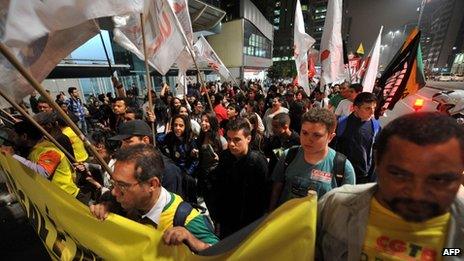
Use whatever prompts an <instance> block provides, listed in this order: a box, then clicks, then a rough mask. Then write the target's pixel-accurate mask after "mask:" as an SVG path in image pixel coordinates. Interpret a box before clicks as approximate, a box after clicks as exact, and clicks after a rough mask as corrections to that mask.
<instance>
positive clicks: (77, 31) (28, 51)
mask: <svg viewBox="0 0 464 261" xmlns="http://www.w3.org/2000/svg"><path fill="white" fill-rule="evenodd" d="M99 31H100V30H99V28H98V27H97V25H96V23H95V22H94V21H93V20H92V21H87V22H85V23H83V24H80V25H77V26H74V27H71V28H67V29H64V30H60V31H56V32H51V33H47V34H46V35H44V36H42V37H40V38H39V39H36V40H35V41H33V42H31V43H29V44H28V45H24V46H23V47H22V48H18V47H16V48H10V49H11V51H12V52H13V53H14V54H15V56H16V58H18V60H19V61H20V62H21V64H22V65H23V66H24V67H25V68H26V69H27V70H28V71H29V72H30V73H31V74H32V76H33V77H34V78H35V79H36V80H37V81H38V82H41V81H43V80H44V79H45V78H46V77H47V76H48V74H50V72H51V71H52V70H53V69H54V68H55V66H56V65H57V64H58V63H59V62H60V61H61V60H62V59H64V58H65V57H67V56H68V55H69V54H70V53H71V52H72V51H73V50H74V49H76V48H77V47H79V46H81V45H82V44H84V43H85V42H87V41H88V40H89V39H90V38H92V37H93V36H95V35H96V34H98V32H99ZM0 88H2V90H3V91H4V92H5V94H7V95H8V96H10V97H12V98H13V99H15V100H16V101H17V102H19V101H21V100H22V99H23V98H24V97H25V96H27V95H29V94H31V93H32V91H33V88H32V87H31V86H30V84H29V83H28V82H27V81H26V79H25V78H24V77H23V76H22V75H21V74H20V73H19V72H18V71H17V70H16V69H15V68H14V67H13V65H11V64H10V62H9V61H8V60H7V59H6V58H5V57H4V56H3V55H0ZM1 104H2V105H5V104H6V101H3V100H2V101H1Z"/></svg>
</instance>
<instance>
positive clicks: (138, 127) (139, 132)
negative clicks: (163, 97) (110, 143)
mask: <svg viewBox="0 0 464 261" xmlns="http://www.w3.org/2000/svg"><path fill="white" fill-rule="evenodd" d="M151 135H152V131H151V128H150V126H148V124H147V123H146V122H144V121H142V120H133V121H126V122H124V123H122V124H121V126H119V131H118V135H116V136H113V137H111V138H110V140H125V139H128V138H130V137H133V136H149V137H150V136H151Z"/></svg>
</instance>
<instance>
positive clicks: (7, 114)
mask: <svg viewBox="0 0 464 261" xmlns="http://www.w3.org/2000/svg"><path fill="white" fill-rule="evenodd" d="M0 111H1V112H3V113H4V114H5V115H6V116H7V117H8V118H10V119H11V120H12V121H13V122H12V123H13V124H14V122H16V121H18V119H16V118H15V117H13V115H11V114H9V113H8V112H7V111H5V110H4V109H0ZM10 122H11V121H10Z"/></svg>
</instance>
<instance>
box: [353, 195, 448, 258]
mask: <svg viewBox="0 0 464 261" xmlns="http://www.w3.org/2000/svg"><path fill="white" fill-rule="evenodd" d="M449 220H450V214H449V213H446V214H444V215H441V216H438V217H435V218H433V219H430V220H427V221H425V222H422V223H413V222H407V221H405V220H403V219H402V218H401V217H399V216H398V215H396V214H395V213H393V212H392V211H390V210H388V209H387V208H385V207H383V206H382V205H380V203H379V202H378V201H377V200H376V199H375V198H373V199H372V201H371V208H370V212H369V221H368V225H367V229H366V236H365V238H364V245H363V251H362V254H361V260H363V261H368V260H373V261H380V260H442V257H441V252H442V249H443V246H444V244H445V238H446V233H447V229H448V222H449Z"/></svg>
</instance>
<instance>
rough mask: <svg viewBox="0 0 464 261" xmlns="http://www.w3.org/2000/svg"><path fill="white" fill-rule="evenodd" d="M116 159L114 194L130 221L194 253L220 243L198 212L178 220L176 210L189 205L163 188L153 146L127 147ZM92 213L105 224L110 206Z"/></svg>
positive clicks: (158, 157)
mask: <svg viewBox="0 0 464 261" xmlns="http://www.w3.org/2000/svg"><path fill="white" fill-rule="evenodd" d="M115 159H116V163H115V164H114V172H113V175H112V179H111V184H112V185H113V188H112V190H111V194H112V195H113V196H114V197H115V199H116V201H117V202H118V203H119V204H120V205H121V207H122V208H123V209H124V210H125V211H126V213H127V215H126V216H127V217H128V218H130V219H133V220H135V221H137V222H140V223H143V224H149V225H152V226H153V227H154V228H155V229H157V230H159V231H161V232H163V233H164V235H163V240H164V242H165V243H166V244H168V245H179V244H181V243H185V244H186V245H187V246H188V247H189V248H190V249H191V250H192V251H194V252H198V251H201V250H203V249H206V248H208V247H209V246H211V245H212V244H215V243H216V242H217V241H218V238H217V237H216V235H214V233H213V232H212V229H211V228H210V227H209V224H208V221H207V220H206V219H205V218H204V216H202V215H201V214H200V213H199V212H198V211H197V210H196V209H193V208H191V207H190V208H188V209H189V211H190V212H189V214H188V215H186V216H185V217H184V220H182V221H183V222H181V223H179V221H178V220H176V216H178V215H177V213H176V212H177V209H178V208H180V207H181V206H182V205H185V204H186V203H182V202H183V201H182V198H181V197H180V196H178V195H176V194H174V193H171V192H168V191H167V190H166V189H165V188H163V187H162V186H161V181H162V179H163V169H164V164H163V160H162V158H161V155H160V153H158V152H157V151H156V150H155V149H154V148H153V146H150V145H147V144H137V145H133V146H128V147H126V148H125V149H123V150H120V151H118V152H117V153H116V155H115ZM182 208H183V209H185V208H184V207H182ZM90 210H91V212H92V214H93V215H94V216H95V217H97V218H98V219H100V220H104V219H106V218H107V217H108V213H109V205H108V204H105V203H101V204H98V205H92V206H90ZM187 213H188V212H187ZM173 217H174V218H173Z"/></svg>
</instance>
